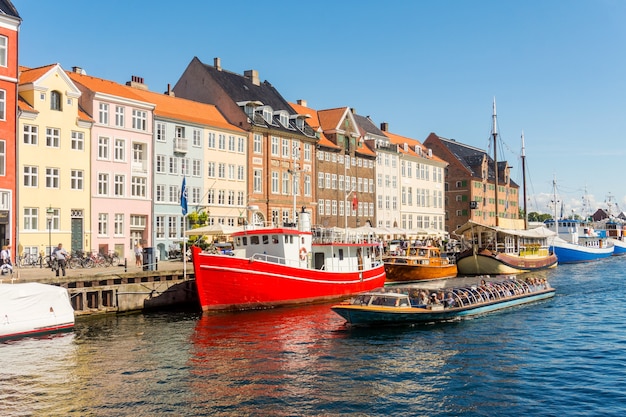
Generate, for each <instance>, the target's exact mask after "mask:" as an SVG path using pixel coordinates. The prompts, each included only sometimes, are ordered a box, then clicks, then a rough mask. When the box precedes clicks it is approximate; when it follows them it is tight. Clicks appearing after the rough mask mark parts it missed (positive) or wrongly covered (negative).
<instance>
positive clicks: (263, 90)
mask: <svg viewBox="0 0 626 417" xmlns="http://www.w3.org/2000/svg"><path fill="white" fill-rule="evenodd" d="M194 60H197V61H198V62H199V63H200V64H201V65H202V66H203V67H204V69H205V71H206V72H207V73H208V74H209V75H210V76H211V77H212V78H213V79H214V80H215V81H216V82H217V83H218V84H219V85H220V87H221V88H222V90H223V91H224V92H225V93H226V94H227V95H228V96H229V97H230V98H231V100H233V101H234V102H236V103H245V102H259V103H262V104H263V105H264V106H270V107H271V108H272V111H274V112H276V111H286V112H287V113H288V114H289V116H296V115H297V113H296V112H295V111H294V110H293V109H292V108H291V106H290V105H289V103H288V102H287V100H285V99H284V98H283V96H281V95H280V93H279V92H278V91H277V90H276V89H275V88H274V86H273V85H272V84H270V83H269V82H268V81H263V82H260V81H259V82H257V81H256V79H258V73H257V72H256V71H250V73H251V75H250V76H242V75H239V74H236V73H234V72H230V71H226V70H224V69H222V68H221V67H220V68H219V69H218V68H215V67H214V66H212V65H208V64H204V63H202V62H200V60H199V59H198V58H197V57H194ZM252 73H253V74H252ZM253 78H255V80H253ZM242 111H243V110H242ZM251 122H252V124H254V125H257V126H264V127H268V128H271V129H276V130H284V131H287V132H292V133H293V132H299V133H302V134H304V135H306V136H310V137H315V132H314V131H313V130H312V129H311V128H310V127H309V126H308V125H307V124H306V123H305V124H304V125H305V128H304V129H303V130H300V128H298V126H297V125H296V124H295V121H294V120H291V117H290V122H289V127H284V126H283V125H282V124H281V123H280V122H279V116H278V115H276V114H275V115H274V116H273V121H272V124H268V123H267V121H266V120H265V119H263V117H262V116H261V115H259V114H256V113H255V115H254V117H253V118H252V120H251Z"/></svg>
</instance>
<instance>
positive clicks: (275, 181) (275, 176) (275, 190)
mask: <svg viewBox="0 0 626 417" xmlns="http://www.w3.org/2000/svg"><path fill="white" fill-rule="evenodd" d="M278 193H279V188H278V172H276V171H272V194H278Z"/></svg>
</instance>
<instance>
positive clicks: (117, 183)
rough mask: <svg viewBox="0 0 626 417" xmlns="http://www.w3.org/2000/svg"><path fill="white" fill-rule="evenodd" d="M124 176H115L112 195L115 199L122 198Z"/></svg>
mask: <svg viewBox="0 0 626 417" xmlns="http://www.w3.org/2000/svg"><path fill="white" fill-rule="evenodd" d="M124 182H125V178H124V175H120V174H116V175H115V178H114V180H113V195H115V196H116V197H124Z"/></svg>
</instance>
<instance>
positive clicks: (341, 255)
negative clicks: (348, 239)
mask: <svg viewBox="0 0 626 417" xmlns="http://www.w3.org/2000/svg"><path fill="white" fill-rule="evenodd" d="M339 260H340V261H343V249H339Z"/></svg>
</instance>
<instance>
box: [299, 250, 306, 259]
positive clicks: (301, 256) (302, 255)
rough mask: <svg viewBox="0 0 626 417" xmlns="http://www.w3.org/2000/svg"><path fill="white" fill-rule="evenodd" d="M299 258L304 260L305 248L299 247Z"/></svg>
mask: <svg viewBox="0 0 626 417" xmlns="http://www.w3.org/2000/svg"><path fill="white" fill-rule="evenodd" d="M300 260H301V261H305V260H306V248H300Z"/></svg>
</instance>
